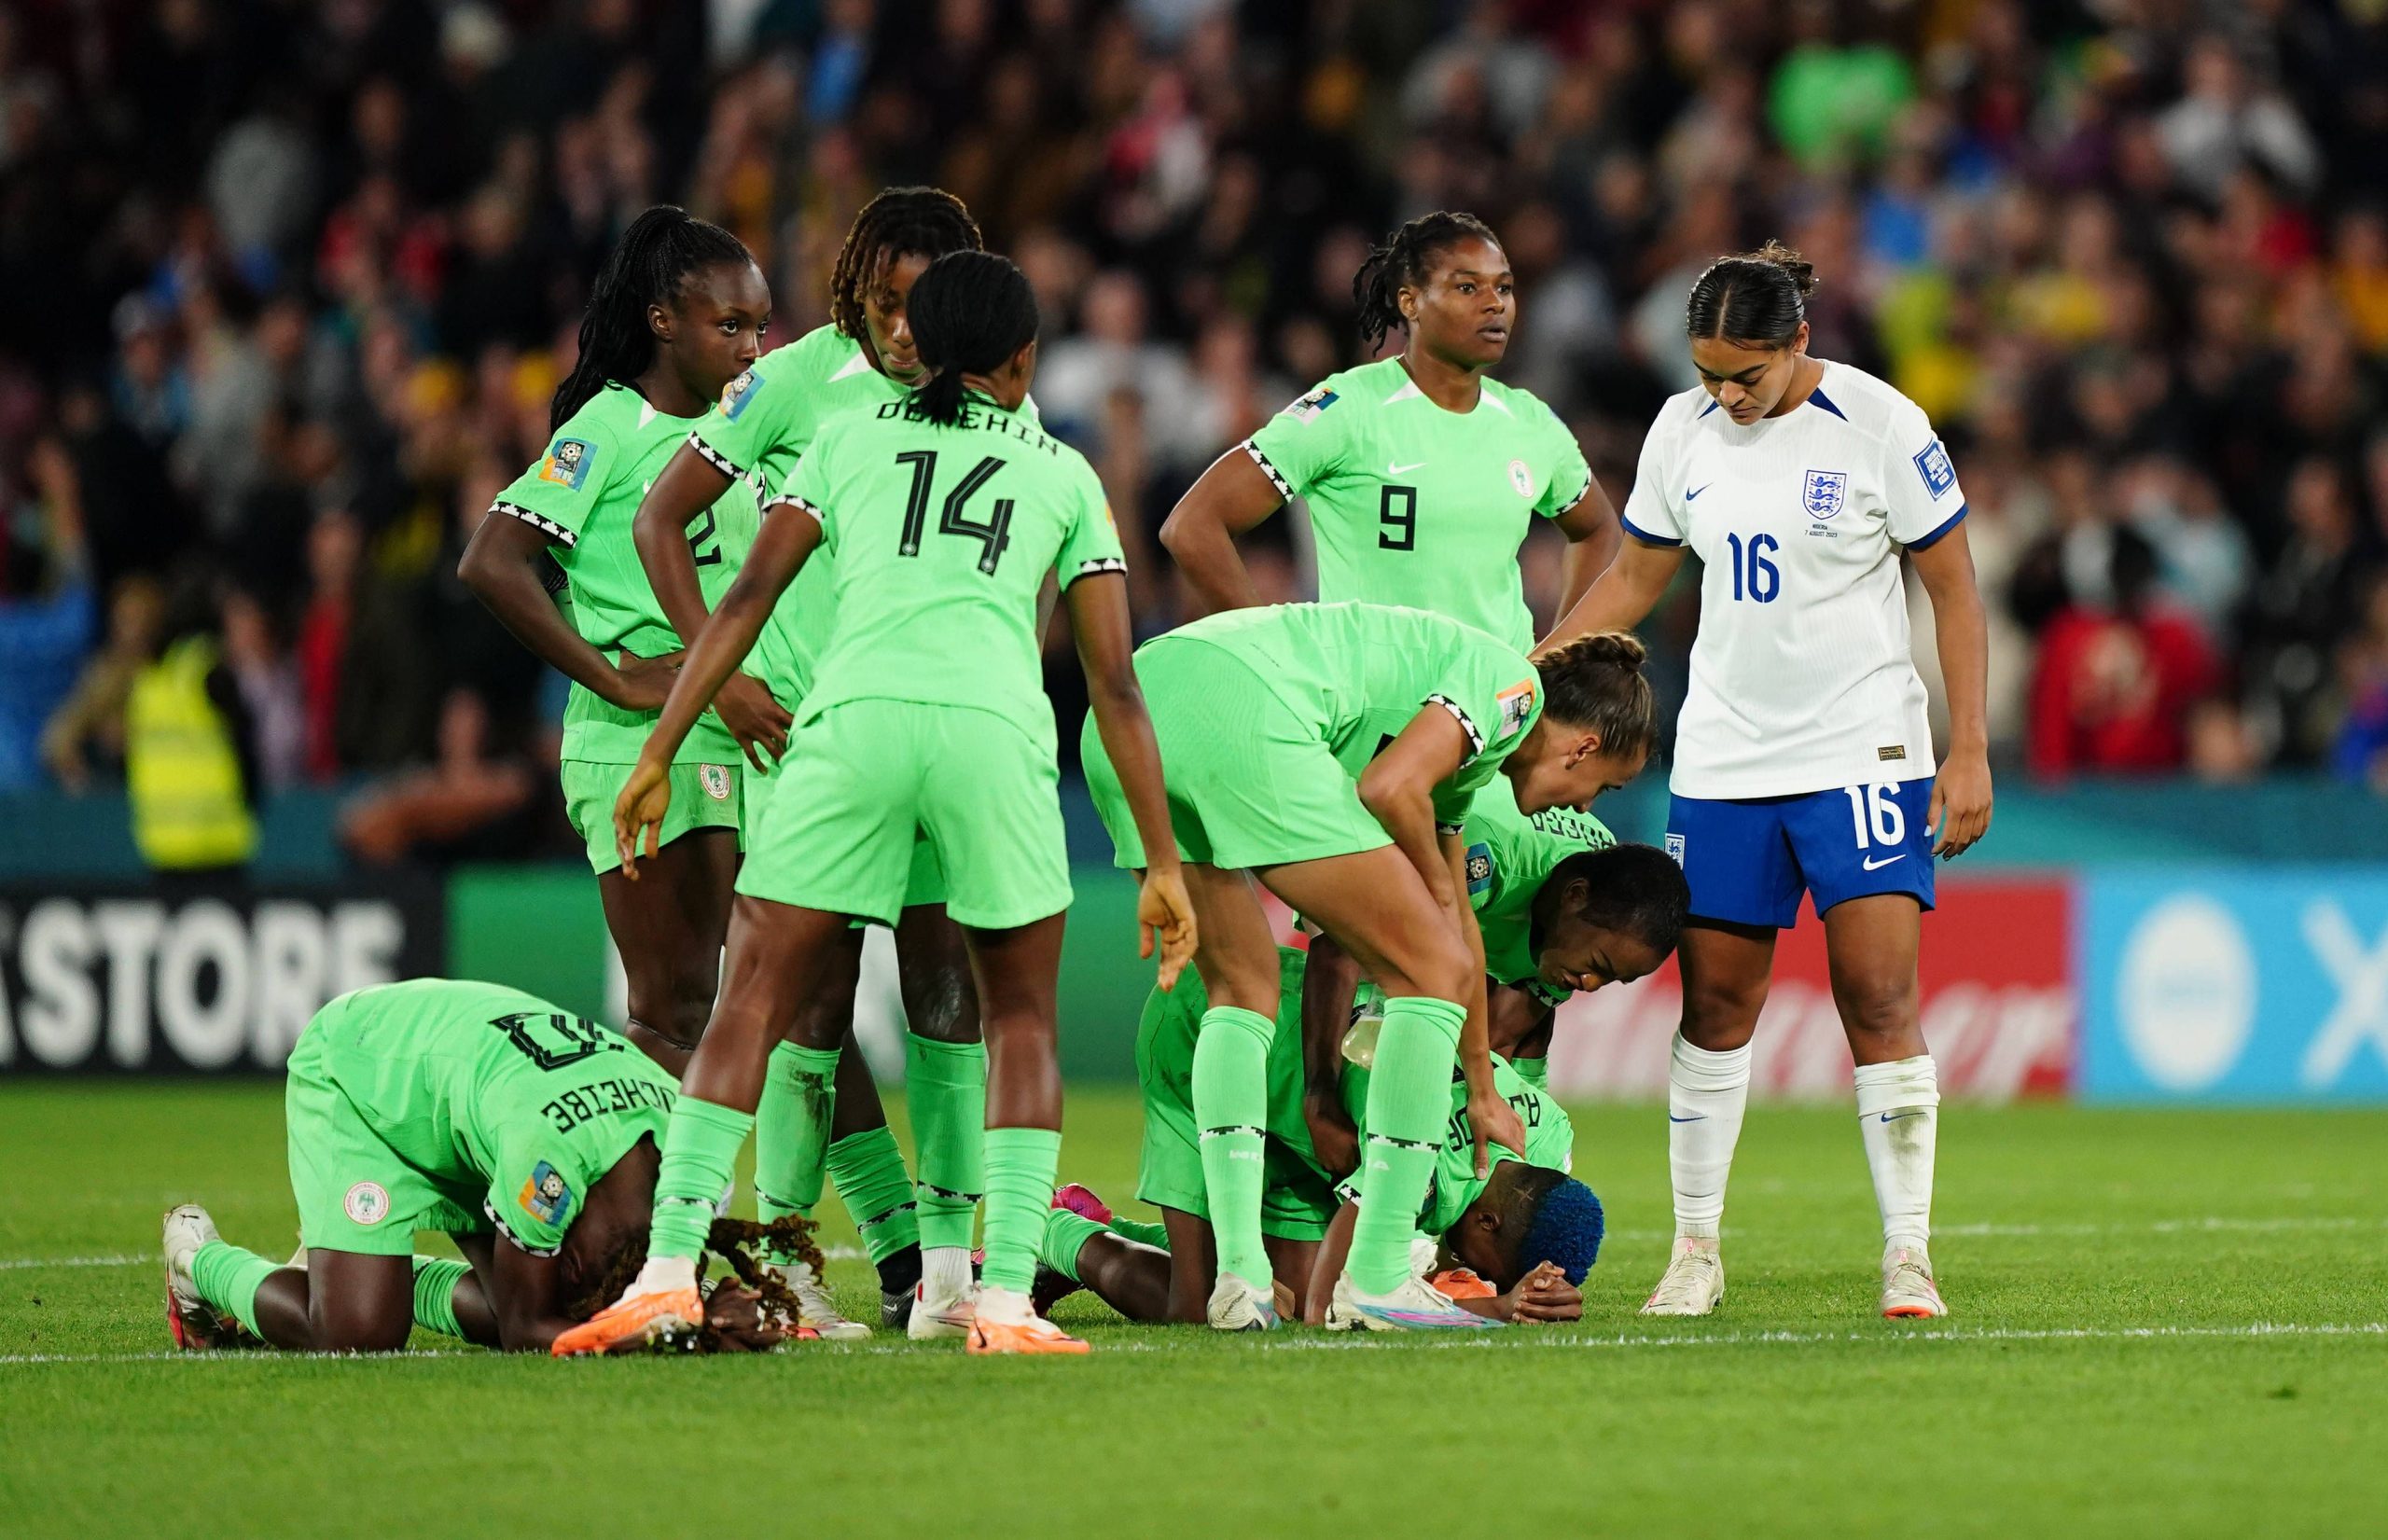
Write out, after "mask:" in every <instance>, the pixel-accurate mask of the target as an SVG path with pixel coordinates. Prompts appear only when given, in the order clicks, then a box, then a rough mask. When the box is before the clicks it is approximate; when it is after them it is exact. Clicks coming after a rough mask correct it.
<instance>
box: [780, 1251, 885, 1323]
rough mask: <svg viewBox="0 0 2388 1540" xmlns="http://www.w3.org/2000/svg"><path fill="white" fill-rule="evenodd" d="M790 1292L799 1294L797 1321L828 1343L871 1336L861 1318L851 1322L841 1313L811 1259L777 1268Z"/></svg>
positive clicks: (788, 1263)
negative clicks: (813, 1266)
mask: <svg viewBox="0 0 2388 1540" xmlns="http://www.w3.org/2000/svg"><path fill="white" fill-rule="evenodd" d="M776 1270H777V1271H778V1273H779V1275H780V1279H781V1281H782V1282H783V1283H786V1284H787V1291H788V1293H790V1294H793V1295H795V1296H796V1324H797V1325H799V1326H803V1327H806V1328H808V1329H810V1330H811V1331H812V1334H813V1335H814V1336H815V1337H818V1338H820V1339H822V1340H823V1341H825V1342H860V1341H862V1340H864V1339H867V1338H868V1337H869V1336H870V1327H868V1325H864V1324H863V1323H862V1322H860V1321H850V1320H848V1319H846V1317H845V1316H844V1315H843V1314H842V1313H841V1312H840V1311H839V1309H838V1301H837V1299H836V1297H833V1296H832V1295H831V1294H830V1293H829V1288H828V1285H827V1284H826V1283H822V1282H821V1275H820V1274H819V1273H816V1272H814V1271H813V1270H812V1263H810V1262H787V1263H784V1264H781V1265H780V1266H779V1267H778V1268H777V1269H776Z"/></svg>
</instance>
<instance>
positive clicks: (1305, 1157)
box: [1136, 947, 1336, 1241]
mask: <svg viewBox="0 0 2388 1540" xmlns="http://www.w3.org/2000/svg"><path fill="white" fill-rule="evenodd" d="M1278 961H1279V968H1280V973H1279V984H1278V999H1277V1034H1276V1036H1275V1037H1274V1038H1273V1039H1271V1041H1270V1048H1269V1123H1268V1142H1267V1145H1266V1146H1265V1149H1264V1154H1263V1159H1264V1161H1265V1162H1266V1164H1265V1166H1264V1168H1263V1169H1264V1172H1265V1175H1264V1177H1263V1181H1264V1183H1265V1185H1264V1186H1263V1187H1262V1188H1261V1197H1260V1232H1261V1233H1262V1234H1263V1235H1270V1236H1274V1237H1276V1238H1277V1239H1279V1240H1282V1241H1316V1240H1320V1239H1322V1238H1324V1237H1325V1236H1326V1224H1327V1221H1328V1220H1330V1219H1333V1218H1334V1217H1335V1208H1336V1199H1335V1186H1334V1184H1333V1183H1332V1182H1331V1181H1329V1180H1328V1179H1327V1176H1326V1172H1322V1171H1320V1170H1319V1169H1318V1167H1317V1166H1316V1165H1315V1164H1313V1163H1312V1158H1311V1145H1310V1125H1309V1124H1307V1123H1305V1122H1304V1121H1302V1047H1301V1037H1302V1020H1301V1006H1302V961H1303V959H1302V954H1301V953H1300V952H1298V951H1296V950H1293V949H1292V948H1290V947H1283V948H1280V949H1278ZM1209 1008H1210V999H1209V997H1208V996H1207V995H1206V994H1204V992H1203V991H1202V980H1201V978H1200V977H1199V976H1198V975H1196V973H1195V972H1194V970H1193V969H1192V968H1187V970H1186V972H1185V973H1184V974H1182V975H1180V976H1179V978H1178V980H1177V988H1176V989H1174V990H1172V991H1170V992H1167V993H1163V992H1161V991H1159V990H1158V989H1156V990H1154V991H1153V992H1152V996H1151V998H1149V999H1147V1000H1146V1001H1145V1014H1144V1018H1143V1020H1142V1021H1140V1022H1139V1023H1138V1025H1137V1029H1136V1083H1137V1085H1138V1086H1139V1087H1141V1088H1142V1089H1143V1090H1144V1098H1145V1144H1144V1151H1143V1155H1142V1157H1141V1158H1140V1159H1139V1161H1138V1164H1137V1171H1136V1197H1137V1198H1138V1199H1139V1200H1142V1201H1144V1202H1147V1203H1151V1204H1155V1205H1157V1206H1158V1207H1160V1208H1165V1209H1175V1210H1177V1211H1178V1212H1179V1213H1181V1214H1195V1215H1197V1216H1199V1217H1201V1218H1205V1219H1207V1218H1209V1217H1210V1214H1211V1205H1210V1200H1209V1198H1208V1196H1207V1194H1206V1191H1205V1189H1204V1186H1203V1183H1202V1134H1201V1129H1200V1128H1198V1127H1196V1125H1195V1122H1194V1039H1195V1036H1196V1034H1198V1033H1199V1032H1200V1031H1201V1023H1202V1013H1203V1012H1204V1011H1205V1010H1208V1009H1209Z"/></svg>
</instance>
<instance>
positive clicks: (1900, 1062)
mask: <svg viewBox="0 0 2388 1540" xmlns="http://www.w3.org/2000/svg"><path fill="white" fill-rule="evenodd" d="M1857 1127H1858V1131H1860V1132H1861V1133H1863V1134H1864V1135H1865V1137H1866V1164H1867V1166H1869V1167H1871V1168H1872V1170H1873V1172H1874V1200H1875V1202H1876V1203H1878V1204H1879V1205H1880V1206H1881V1211H1882V1249H1883V1251H1884V1253H1885V1254H1887V1253H1889V1252H1890V1251H1891V1250H1893V1249H1895V1248H1897V1247H1901V1246H1906V1247H1911V1248H1913V1249H1914V1250H1917V1251H1923V1250H1924V1249H1925V1248H1926V1242H1929V1241H1930V1240H1931V1238H1932V1156H1933V1150H1934V1147H1935V1145H1937V1138H1938V1133H1939V1128H1940V1075H1939V1071H1938V1070H1937V1067H1936V1066H1935V1065H1934V1064H1933V1062H1932V1056H1931V1055H1930V1054H1928V1053H1923V1054H1918V1055H1916V1056H1915V1057H1914V1058H1912V1059H1894V1060H1892V1061H1890V1062H1889V1063H1887V1064H1860V1065H1858V1066H1857ZM1678 1191H1680V1186H1678ZM1677 1201H1678V1202H1680V1201H1681V1199H1680V1198H1678V1199H1677Z"/></svg>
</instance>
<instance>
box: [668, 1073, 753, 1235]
mask: <svg viewBox="0 0 2388 1540" xmlns="http://www.w3.org/2000/svg"><path fill="white" fill-rule="evenodd" d="M754 1127H755V1115H754V1114H753V1113H748V1112H740V1111H739V1110H738V1109H737V1108H735V1107H725V1106H723V1105H721V1104H720V1103H717V1102H706V1101H702V1100H700V1099H699V1098H697V1097H694V1096H690V1095H688V1094H687V1092H685V1091H683V1092H682V1093H681V1094H680V1099H679V1100H678V1101H676V1102H674V1103H672V1124H671V1127H670V1128H668V1129H666V1130H665V1131H664V1136H663V1164H662V1168H661V1170H659V1172H657V1173H656V1177H655V1224H654V1226H653V1228H652V1229H651V1230H650V1231H649V1233H648V1236H647V1242H646V1256H647V1260H648V1261H649V1262H650V1263H652V1262H653V1261H654V1260H655V1259H656V1258H658V1257H663V1256H677V1257H685V1258H687V1260H688V1261H690V1262H694V1261H695V1260H696V1259H697V1258H698V1257H700V1256H703V1255H704V1249H705V1234H706V1232H707V1231H709V1230H710V1229H712V1228H713V1205H714V1200H715V1199H716V1198H719V1197H720V1196H721V1193H722V1189H723V1188H725V1187H727V1186H729V1178H730V1173H731V1172H734V1171H735V1170H736V1169H737V1167H738V1151H739V1148H740V1146H741V1145H744V1144H745V1143H746V1135H747V1133H748V1132H749V1131H752V1130H753V1128H754Z"/></svg>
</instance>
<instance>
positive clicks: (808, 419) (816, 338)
mask: <svg viewBox="0 0 2388 1540" xmlns="http://www.w3.org/2000/svg"><path fill="white" fill-rule="evenodd" d="M909 394H910V392H909V389H908V388H907V387H905V386H903V385H899V384H897V383H896V382H895V381H893V380H890V379H889V378H888V377H887V376H885V375H883V374H882V373H880V372H879V370H878V369H876V368H872V367H871V362H870V356H869V354H866V353H864V352H863V349H862V344H861V343H860V342H857V341H855V340H854V339H853V338H851V337H848V336H846V335H844V334H843V333H841V332H840V331H839V330H838V328H837V327H836V326H816V327H814V328H813V329H812V330H811V331H809V332H806V333H805V334H804V335H803V336H801V337H799V338H798V339H797V340H795V341H793V342H790V343H788V344H787V345H786V346H785V347H780V348H774V349H772V350H771V352H770V353H768V354H764V355H763V356H762V357H761V358H760V359H757V361H756V363H755V365H754V367H753V368H749V369H748V370H747V371H746V372H745V373H743V374H742V375H740V376H739V377H738V378H737V379H735V380H732V381H731V382H729V384H728V385H726V386H724V387H723V389H722V393H721V400H720V401H719V402H718V403H716V404H715V407H714V409H713V410H711V411H709V412H707V413H706V414H705V415H704V416H703V417H701V418H700V419H699V420H698V422H697V425H696V429H695V431H694V432H692V433H690V434H689V435H688V443H689V444H690V445H691V446H692V447H694V449H695V450H696V451H697V452H698V453H699V454H701V455H703V456H704V457H705V459H706V460H707V461H708V462H709V463H710V464H711V465H713V466H714V467H715V469H717V470H719V471H721V472H723V473H724V474H725V475H728V476H729V477H731V478H733V479H745V480H748V481H751V482H752V483H753V484H754V485H755V486H756V487H757V488H758V489H760V491H759V493H758V500H759V501H761V502H763V503H764V504H766V505H768V504H769V503H771V501H772V500H773V499H774V498H776V497H777V496H779V495H780V494H782V493H785V492H786V491H787V490H788V488H789V485H790V483H791V480H792V479H793V477H794V476H795V474H796V467H797V464H798V462H799V461H800V460H802V459H803V457H804V451H806V450H808V449H810V448H812V440H813V438H814V437H816V436H817V435H818V434H819V433H820V431H821V424H822V423H826V422H827V421H829V420H830V419H831V418H833V417H838V416H841V415H843V414H844V413H846V412H849V411H854V410H856V409H866V408H872V407H880V406H884V405H886V404H887V403H888V402H890V401H901V400H903V399H904V398H905V397H906V396H907V395H909ZM1020 412H1021V414H1022V415H1023V416H1025V417H1026V418H1027V419H1028V420H1029V421H1030V422H1032V423H1034V422H1036V421H1038V419H1037V415H1036V403H1035V402H1034V401H1033V400H1032V401H1022V402H1021V403H1020ZM837 613H838V606H837V595H836V591H835V590H834V589H833V588H832V586H831V584H830V579H829V566H828V563H827V562H808V563H806V565H805V570H804V571H802V572H800V573H798V574H797V576H796V581H795V582H793V583H790V584H789V585H788V586H787V591H786V592H785V593H783V594H781V595H780V599H779V603H778V604H775V605H773V606H772V607H771V615H770V617H768V618H767V619H765V621H764V622H763V631H762V634H761V635H760V636H758V637H757V638H756V641H755V650H754V652H753V653H752V654H750V655H749V656H748V658H747V660H746V664H745V670H746V672H747V673H751V674H753V675H754V676H755V677H756V678H757V679H760V680H762V681H763V682H764V683H765V684H767V685H769V686H770V687H771V693H772V694H773V695H774V696H776V697H777V698H778V700H779V702H780V704H782V705H784V706H786V707H787V708H789V709H790V710H791V711H793V710H794V709H795V708H796V707H797V706H798V705H799V704H801V703H802V701H803V700H804V697H805V694H806V692H807V691H809V690H810V689H811V688H812V665H813V664H814V662H815V661H817V660H818V659H820V656H821V649H822V648H823V647H825V646H826V645H828V641H829V633H830V632H831V631H833V630H835V629H836V627H835V622H836V619H837Z"/></svg>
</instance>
